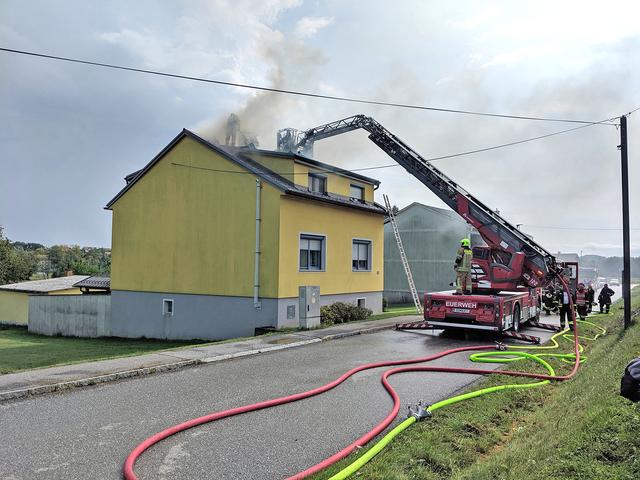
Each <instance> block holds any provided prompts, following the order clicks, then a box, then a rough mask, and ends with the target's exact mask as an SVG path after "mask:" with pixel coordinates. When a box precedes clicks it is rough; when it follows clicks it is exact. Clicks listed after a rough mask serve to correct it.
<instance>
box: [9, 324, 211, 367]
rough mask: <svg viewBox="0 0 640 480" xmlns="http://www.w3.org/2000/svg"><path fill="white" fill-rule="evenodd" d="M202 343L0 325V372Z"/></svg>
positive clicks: (137, 353)
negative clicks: (63, 334)
mask: <svg viewBox="0 0 640 480" xmlns="http://www.w3.org/2000/svg"><path fill="white" fill-rule="evenodd" d="M194 343H201V342H197V341H196V342H194V341H190V342H184V341H165V340H148V339H124V338H95V339H94V338H69V337H47V336H45V335H35V334H33V333H29V332H28V331H27V329H26V328H25V327H0V374H4V373H11V372H17V371H20V370H28V369H32V368H39V367H49V366H53V365H63V364H70V363H79V362H88V361H93V360H103V359H106V358H116V357H127V356H132V355H141V354H144V353H149V352H154V351H157V350H164V349H167V348H175V347H185V346H188V345H193V344H194Z"/></svg>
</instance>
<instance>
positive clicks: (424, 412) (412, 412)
mask: <svg viewBox="0 0 640 480" xmlns="http://www.w3.org/2000/svg"><path fill="white" fill-rule="evenodd" d="M430 406H431V404H430V403H427V404H425V405H422V402H418V405H416V408H415V409H413V408H412V407H411V405H408V406H407V408H408V409H409V414H408V415H407V418H409V417H415V419H416V420H417V421H421V420H424V419H425V418H429V417H431V415H432V414H431V411H430V410H429V407H430Z"/></svg>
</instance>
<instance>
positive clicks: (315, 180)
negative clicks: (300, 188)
mask: <svg viewBox="0 0 640 480" xmlns="http://www.w3.org/2000/svg"><path fill="white" fill-rule="evenodd" d="M309 191H310V192H318V193H327V177H325V176H324V175H318V174H316V173H310V174H309Z"/></svg>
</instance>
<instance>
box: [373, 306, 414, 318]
mask: <svg viewBox="0 0 640 480" xmlns="http://www.w3.org/2000/svg"><path fill="white" fill-rule="evenodd" d="M403 315H417V314H416V307H415V306H413V304H410V305H409V304H407V305H394V306H392V307H387V311H386V312H382V313H378V314H376V315H371V316H370V317H369V318H367V320H384V319H385V318H392V317H401V316H403Z"/></svg>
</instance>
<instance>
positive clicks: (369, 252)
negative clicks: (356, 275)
mask: <svg viewBox="0 0 640 480" xmlns="http://www.w3.org/2000/svg"><path fill="white" fill-rule="evenodd" d="M355 243H358V244H360V245H362V244H367V245H368V247H369V248H368V249H367V268H366V269H365V268H353V245H354V244H355ZM372 270H373V240H371V239H368V238H352V239H351V271H352V272H371V271H372Z"/></svg>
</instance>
